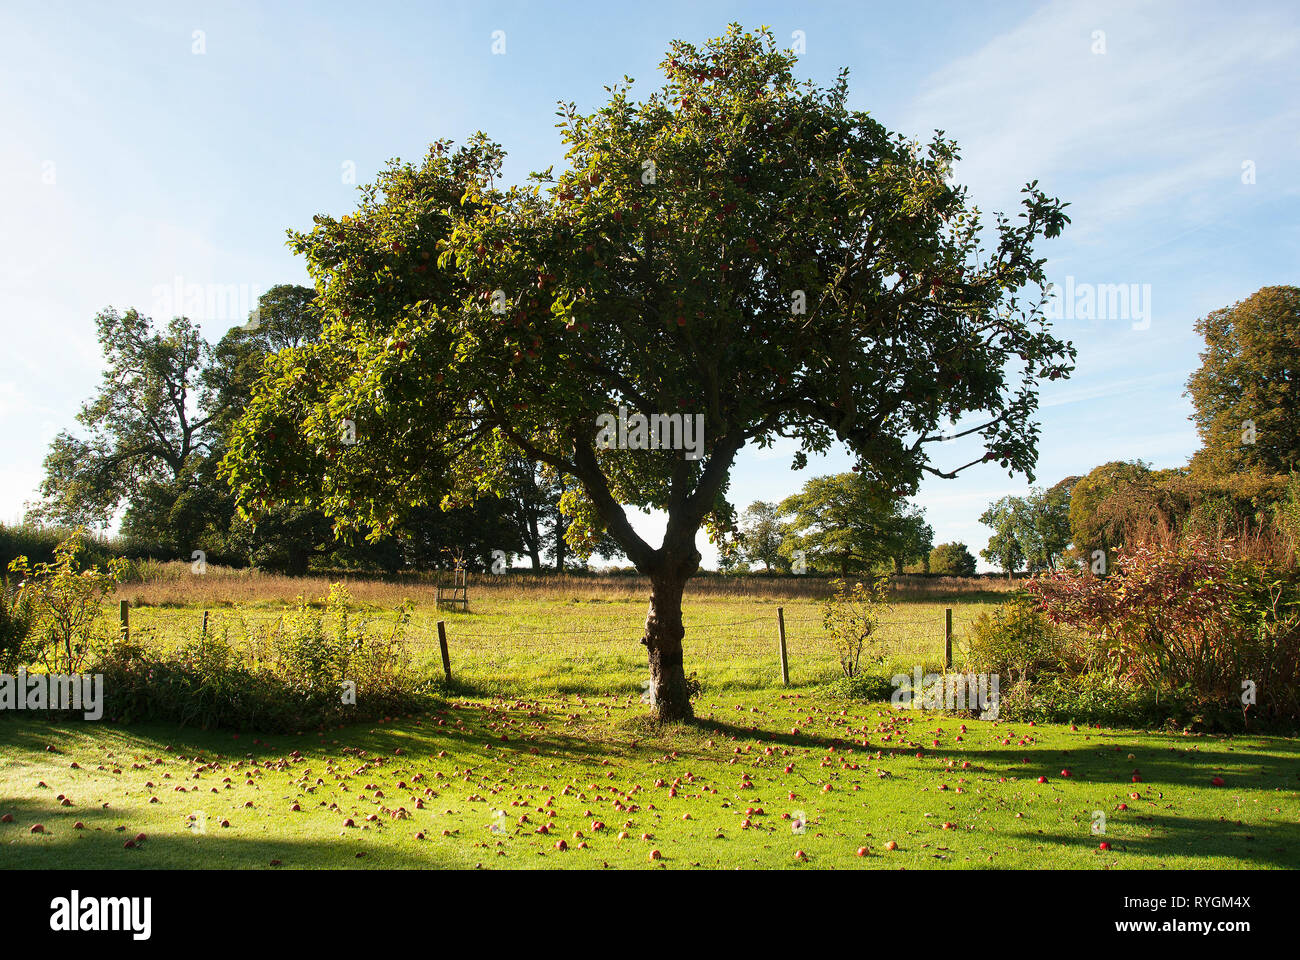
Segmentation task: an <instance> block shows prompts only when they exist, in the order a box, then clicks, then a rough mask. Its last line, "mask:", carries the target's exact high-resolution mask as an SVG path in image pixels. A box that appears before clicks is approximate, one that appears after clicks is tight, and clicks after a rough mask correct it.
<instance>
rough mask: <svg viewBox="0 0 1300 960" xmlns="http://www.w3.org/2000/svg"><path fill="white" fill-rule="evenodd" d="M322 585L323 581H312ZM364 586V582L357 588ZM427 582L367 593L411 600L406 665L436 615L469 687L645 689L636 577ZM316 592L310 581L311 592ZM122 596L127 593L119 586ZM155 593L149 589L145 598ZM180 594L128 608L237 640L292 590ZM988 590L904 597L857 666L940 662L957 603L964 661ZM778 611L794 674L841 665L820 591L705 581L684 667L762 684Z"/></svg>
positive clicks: (162, 638) (433, 630)
mask: <svg viewBox="0 0 1300 960" xmlns="http://www.w3.org/2000/svg"><path fill="white" fill-rule="evenodd" d="M316 592H317V594H319V593H321V592H323V587H321V586H317V587H316ZM357 592H358V593H359V594H361V595H362V596H365V595H366V593H367V591H366V589H365V588H361V589H359V590H358V591H357ZM429 593H430V590H429V589H427V588H423V589H421V588H416V587H405V588H404V587H389V588H387V589H386V590H385V591H384V592H383V593H381V594H378V595H376V596H374V597H372V598H371V599H369V600H367V601H365V602H363V603H362V607H363V611H362V612H361V613H359V614H358V616H362V617H369V618H372V619H373V620H375V621H378V622H380V623H389V622H391V621H392V619H393V613H392V608H393V607H394V606H396V605H397V603H399V602H400V601H401V600H403V599H407V598H409V599H412V600H413V601H414V602H415V603H416V606H415V612H414V614H413V616H412V619H411V625H410V628H409V629H408V631H407V635H408V637H409V640H410V650H411V660H412V667H413V669H415V670H419V671H430V672H440V671H441V669H442V666H441V664H442V661H441V655H440V653H439V650H438V634H437V621H438V620H443V621H444V622H445V624H446V626H445V629H446V633H447V641H448V647H449V652H450V658H451V663H452V671H453V674H454V676H455V677H456V679H457V680H459V681H461V682H463V683H465V684H467V685H469V687H470V688H472V689H473V690H474V691H475V692H478V693H483V694H498V695H502V696H516V695H519V696H522V695H530V696H535V695H543V694H577V693H581V694H590V695H597V694H605V695H624V694H630V693H633V692H635V693H638V694H639V693H640V690H641V683H642V681H643V680H644V678H645V676H646V660H645V648H644V647H642V646H641V644H640V642H639V641H640V638H641V633H642V629H643V626H644V623H645V615H646V593H645V591H644V590H642V589H640V588H639V586H638V585H637V584H629V585H627V586H621V587H620V588H618V589H602V590H600V591H595V590H574V589H572V588H570V587H569V586H568V585H566V586H564V587H559V588H547V587H538V588H519V587H512V588H508V589H506V588H496V589H493V588H490V587H485V588H483V589H475V590H473V592H472V595H471V605H470V612H468V613H465V612H460V611H459V610H452V609H447V608H444V609H442V610H438V609H437V608H436V605H435V604H433V603H432V602H430V600H429V598H428V594H429ZM314 595H316V594H313V593H312V592H311V591H310V590H309V591H307V596H308V597H309V598H310V597H312V596H314ZM123 596H125V597H128V598H129V597H130V596H131V591H129V590H126V591H124V592H123ZM151 599H152V598H151ZM185 599H186V602H185V603H184V604H180V605H177V604H172V603H153V604H150V605H146V606H138V607H133V608H132V610H131V614H130V616H131V629H132V632H133V635H134V636H136V637H137V638H143V639H146V640H147V641H148V642H151V643H162V644H165V643H175V642H177V640H179V639H180V638H183V637H186V636H190V637H192V636H194V635H195V634H197V633H198V631H199V630H200V629H201V624H202V622H203V610H204V609H208V610H209V630H213V631H223V630H225V631H228V636H229V637H230V639H231V640H232V641H234V642H236V643H239V642H240V641H241V639H242V638H244V637H246V636H247V635H248V634H249V633H250V632H255V631H256V630H257V629H258V628H266V627H269V626H270V625H272V624H273V623H275V621H276V620H277V619H278V618H279V617H280V615H281V614H282V612H283V610H284V608H285V605H286V602H289V601H288V598H280V599H277V600H262V601H258V602H255V603H237V604H232V603H230V602H229V597H228V595H227V594H225V593H223V592H222V591H221V589H220V585H219V584H217V585H214V586H213V588H212V593H211V594H210V595H209V596H208V597H207V598H206V602H205V600H204V599H201V598H193V597H186V598H185ZM991 607H992V600H991V599H988V598H983V599H969V598H961V597H959V598H955V599H954V598H947V599H937V600H929V599H900V600H899V601H898V602H896V603H895V604H894V606H893V609H892V610H890V611H889V612H888V613H887V614H886V615H885V617H884V622H883V624H882V625H881V628H880V631H879V637H878V642H877V643H876V644H875V646H873V647H872V648H871V649H870V650H868V651H867V652H866V653H864V660H863V665H864V666H865V665H866V663H867V660H868V659H870V658H878V659H879V660H880V664H879V667H878V669H886V670H889V671H890V672H893V671H894V670H895V669H897V670H903V671H911V669H912V667H913V666H914V665H920V666H922V667H925V668H928V669H941V668H942V667H943V663H944V648H945V640H944V634H945V611H946V610H947V609H949V608H951V609H952V611H953V633H954V638H955V642H954V652H953V656H954V662H955V663H956V664H957V665H960V663H961V661H962V644H963V642H964V638H965V633H966V629H967V627H968V626H969V624H970V623H971V622H972V621H973V620H974V619H975V617H976V616H978V614H979V612H980V611H981V610H983V609H989V608H991ZM778 608H780V609H782V610H783V615H784V621H785V633H786V648H787V652H788V661H789V669H790V680H791V683H792V684H795V685H806V684H816V683H822V682H825V681H828V680H832V679H834V678H835V677H836V676H837V675H838V674H839V664H838V661H837V658H836V654H835V651H834V649H833V648H832V646H831V645H830V644H829V643H828V642H827V639H826V636H825V631H824V629H823V627H822V621H821V616H822V607H821V601H819V600H817V599H813V598H811V597H807V596H797V595H795V596H791V595H785V596H782V595H781V594H780V592H779V591H774V592H773V595H771V596H745V595H729V594H725V593H719V592H714V591H713V590H711V589H710V587H709V586H708V585H705V586H703V587H701V588H700V589H699V590H698V591H697V592H696V593H695V594H694V595H688V596H687V598H686V600H685V602H684V607H683V618H684V621H685V625H686V639H685V643H684V645H685V655H686V661H687V670H688V671H690V670H694V671H696V673H697V675H698V678H699V679H700V680H701V681H703V682H704V684H705V685H706V688H707V689H716V690H759V689H766V688H769V687H771V686H772V684H773V682H774V681H776V680H777V679H778V677H779V676H780V666H779V664H780V658H779V653H778V649H779V635H780V630H779V626H778V617H777V610H778Z"/></svg>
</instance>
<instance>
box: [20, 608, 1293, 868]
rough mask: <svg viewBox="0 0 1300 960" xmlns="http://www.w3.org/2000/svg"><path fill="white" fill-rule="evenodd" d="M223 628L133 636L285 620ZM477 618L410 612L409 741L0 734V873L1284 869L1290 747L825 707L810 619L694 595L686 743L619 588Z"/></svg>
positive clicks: (897, 640) (159, 733)
mask: <svg viewBox="0 0 1300 960" xmlns="http://www.w3.org/2000/svg"><path fill="white" fill-rule="evenodd" d="M396 596H397V594H396V593H392V591H390V592H389V594H385V595H384V596H381V597H376V598H373V599H372V600H369V601H367V605H368V608H369V612H368V613H364V614H362V615H366V616H372V617H374V618H376V619H385V618H388V617H391V612H389V611H390V609H391V604H390V603H389V601H393V600H394V598H395V597H396ZM219 601H220V598H219V597H208V598H203V599H201V601H200V602H198V603H190V604H182V605H177V604H166V603H156V604H153V605H148V606H139V607H135V608H133V609H132V611H131V629H132V633H133V634H134V635H135V636H136V637H137V638H144V639H147V640H149V642H157V643H169V642H176V641H177V640H178V639H179V638H180V637H181V636H182V635H184V634H185V633H187V632H189V633H193V632H196V631H197V629H198V625H199V624H200V623H201V622H202V610H203V609H211V610H212V613H211V615H210V618H209V629H210V630H222V629H226V628H229V629H230V635H231V636H232V638H236V639H237V638H238V637H240V636H243V635H244V633H245V632H246V630H247V628H248V627H250V626H252V627H256V625H257V624H259V623H261V624H263V625H264V624H266V623H268V622H270V621H273V620H274V619H275V618H276V617H278V616H279V615H280V612H281V609H282V607H283V603H282V602H280V601H275V602H271V601H267V602H259V603H251V604H242V605H231V604H228V603H221V602H219ZM990 602H991V600H990V599H989V598H982V599H978V600H974V601H967V602H958V601H955V600H953V599H939V600H933V599H917V600H907V601H900V602H898V603H897V604H896V605H895V608H894V610H893V611H892V612H891V613H890V615H889V617H888V623H887V625H886V626H885V627H884V628H883V629H882V631H881V642H880V644H879V646H878V647H877V648H876V649H874V650H873V651H872V655H873V656H879V657H880V658H882V659H883V662H884V665H885V668H886V669H891V670H892V669H894V668H897V669H899V670H910V669H911V667H912V666H913V665H918V664H919V665H921V666H923V667H930V668H933V667H938V666H940V665H941V664H942V661H943V650H944V611H945V609H947V608H948V607H952V608H953V610H954V624H955V630H954V633H955V634H956V637H957V641H958V642H957V649H956V652H955V659H956V660H957V663H958V665H960V662H961V641H962V639H963V637H964V626H965V625H966V624H969V623H970V621H971V620H972V619H973V618H974V617H975V616H976V615H977V614H978V612H979V610H980V609H982V608H984V607H985V606H987V605H988V603H990ZM777 607H782V608H783V609H784V612H785V618H786V626H787V646H788V648H789V653H790V662H791V680H792V683H791V686H790V687H789V688H783V687H782V686H781V685H780V683H779V680H778V658H777V620H776V610H777ZM471 609H472V612H470V613H468V614H466V613H448V612H439V611H437V610H436V609H435V608H434V607H433V605H432V604H430V603H427V602H424V603H421V604H420V605H419V606H418V607H417V610H416V613H415V616H414V619H413V625H412V631H411V636H412V639H413V641H414V648H413V657H412V659H413V663H412V666H413V668H414V669H431V670H432V669H436V670H439V671H440V669H441V662H440V658H439V657H438V654H437V652H436V641H435V639H434V638H435V637H436V629H435V626H436V621H437V620H438V619H443V620H445V621H446V623H447V630H448V638H449V645H450V648H451V657H452V665H453V672H454V674H455V677H456V680H457V682H458V684H459V686H458V688H457V689H458V690H459V693H457V694H456V696H455V698H454V699H452V700H450V701H449V702H448V703H447V704H446V706H445V708H443V709H441V710H440V711H437V712H434V713H431V714H427V715H423V716H418V717H416V716H412V717H401V718H391V719H389V720H386V721H385V722H382V723H370V724H364V725H354V726H350V727H345V728H338V729H330V730H326V731H319V730H314V731H303V732H302V733H300V734H298V735H296V736H276V737H263V736H258V735H256V734H249V733H244V734H242V735H239V734H235V733H232V732H229V731H201V730H194V729H177V728H175V727H166V728H164V727H158V726H132V727H118V726H114V725H110V724H99V725H96V724H86V723H71V724H68V723H53V722H49V721H46V720H31V719H26V718H23V717H18V716H10V717H7V718H4V719H0V817H4V816H6V815H7V816H9V817H11V818H12V820H11V822H3V823H0V867H30V868H53V867H146V868H153V867H180V868H195V867H240V868H270V867H282V868H294V867H475V866H482V867H483V868H492V867H506V868H519V867H525V868H527V867H587V868H600V867H606V866H608V867H611V868H645V867H658V868H681V867H695V866H701V867H729V868H730V867H740V868H747V867H800V866H804V865H806V866H807V867H812V868H828V867H880V868H900V867H906V868H911V869H915V868H925V867H928V868H952V867H973V868H975V867H977V868H1012V867H1066V868H1080V869H1090V868H1098V869H1099V868H1161V867H1191V868H1234V867H1235V868H1241V867H1249V868H1272V867H1292V868H1294V867H1300V742H1297V741H1296V740H1294V739H1285V738H1280V737H1262V736H1243V737H1237V738H1231V737H1209V736H1193V735H1177V734H1154V733H1144V732H1139V731H1120V730H1102V729H1079V730H1071V729H1070V728H1068V727H1063V726H1050V725H1041V724H1040V725H1037V726H1032V725H1029V724H1025V723H1007V722H1003V723H989V722H980V721H976V720H970V719H966V720H963V719H960V718H958V717H955V716H945V715H942V714H938V713H926V712H921V711H911V710H902V711H899V710H893V709H891V708H890V707H888V706H887V705H884V704H865V703H860V702H852V701H844V700H839V699H835V698H833V697H831V696H830V695H829V694H827V693H824V692H822V691H821V690H819V689H818V684H819V683H821V682H823V681H826V680H830V679H833V678H834V677H835V676H836V674H837V671H838V667H837V665H836V661H835V656H834V653H833V651H832V650H831V649H830V647H829V646H828V644H827V643H826V641H825V639H824V637H823V636H822V630H821V626H820V605H819V603H818V602H817V601H816V600H815V599H812V598H809V597H806V596H805V597H799V596H794V597H781V596H771V597H757V598H756V597H744V596H726V595H710V594H701V595H697V596H693V597H688V600H687V603H686V607H685V619H686V623H687V630H688V633H687V640H686V657H687V665H688V666H687V669H688V670H692V669H693V670H696V671H697V673H698V676H699V678H700V679H701V681H702V682H703V693H702V694H701V696H700V697H699V699H698V702H697V705H696V709H697V713H698V717H699V723H698V725H696V726H690V727H682V726H679V727H668V728H658V729H656V728H653V727H651V726H650V725H649V724H648V723H647V722H646V721H645V720H644V714H645V710H646V707H645V706H644V705H643V704H642V703H641V702H640V689H641V681H642V679H643V677H644V675H645V672H646V667H645V660H644V653H643V648H642V647H641V646H640V645H639V644H638V643H637V638H638V636H639V632H640V630H639V627H640V622H641V620H642V618H643V617H644V609H645V601H644V598H643V597H638V596H636V595H635V587H629V588H628V589H627V590H626V591H625V595H622V596H620V595H618V591H605V595H604V596H599V595H597V594H596V593H595V592H590V593H589V594H587V595H581V594H576V595H572V596H568V597H564V596H560V595H558V594H557V595H553V596H552V595H547V593H546V591H540V592H539V591H519V590H503V591H498V592H497V593H496V594H493V593H492V592H491V591H485V592H483V593H481V594H480V595H479V596H478V597H477V598H476V599H475V600H474V601H473V604H472V608H471ZM963 723H964V724H965V728H966V729H965V730H964V731H963V730H962V725H963ZM1063 770H1069V771H1070V774H1071V775H1070V776H1068V777H1067V776H1063V775H1062V771H1063ZM1135 771H1139V773H1138V774H1137V775H1138V776H1139V777H1140V782H1137V783H1135V782H1133V780H1132V777H1133V776H1134V772H1135ZM1040 776H1043V777H1046V778H1047V780H1046V782H1045V783H1039V782H1037V781H1038V777H1040ZM1216 776H1218V777H1221V778H1222V779H1223V781H1224V785H1223V786H1221V787H1216V786H1213V785H1212V783H1211V781H1212V779H1213V778H1214V777H1216ZM1134 794H1136V796H1133V795H1134ZM295 804H296V805H297V807H298V809H297V810H295V809H293V807H294V805H295ZM1121 804H1124V805H1127V809H1121V808H1120V805H1121ZM750 811H752V812H750ZM1098 813H1100V814H1102V815H1104V818H1105V824H1104V832H1100V827H1101V819H1100V818H1099V817H1098ZM348 821H351V823H350V824H349V822H348ZM597 821H599V822H601V823H602V824H603V826H601V827H595V826H593V824H594V823H595V822H597ZM78 823H80V824H81V827H80V828H78V827H77V824H78ZM800 823H803V824H804V827H803V829H802V830H799V825H800ZM37 824H39V825H40V826H41V827H43V828H44V830H43V832H39V833H33V832H31V828H32V827H33V826H34V825H37ZM224 824H228V826H226V825H224ZM543 824H545V825H546V827H547V830H546V832H545V833H542V832H539V828H540V827H541V826H542V825H543ZM1094 831H1098V832H1094ZM138 834H144V835H145V836H146V838H147V839H146V840H144V841H143V842H142V843H139V844H137V845H135V846H134V847H131V848H128V847H126V846H125V843H126V841H127V840H129V839H132V838H134V837H136V836H137V835H138ZM620 835H623V836H620ZM561 840H563V841H564V843H565V844H566V845H567V847H568V849H566V850H560V849H558V848H557V843H558V842H559V841H561ZM1102 841H1105V842H1106V843H1109V844H1110V849H1109V850H1102V849H1101V848H1100V843H1101V842H1102ZM891 842H892V843H893V844H896V849H893V850H890V849H888V848H887V846H886V845H887V844H889V843H891ZM583 844H585V847H583V846H581V845H583ZM859 850H862V851H863V853H862V854H861V855H859ZM653 851H658V857H659V858H658V859H651V858H652V856H653ZM799 852H802V854H803V856H804V857H805V858H806V860H803V859H797V857H798V855H799Z"/></svg>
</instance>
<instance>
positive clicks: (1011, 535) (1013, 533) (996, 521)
mask: <svg viewBox="0 0 1300 960" xmlns="http://www.w3.org/2000/svg"><path fill="white" fill-rule="evenodd" d="M1023 512H1024V501H1022V500H1021V499H1020V498H1019V497H1003V498H1002V499H1000V500H998V501H996V502H995V503H993V504H990V505H989V508H988V509H987V510H985V511H984V512H983V513H982V514H980V523H982V524H984V526H986V527H988V528H990V529H991V530H992V531H993V535H992V536H990V537H989V542H988V546H986V547H985V548H984V549H983V550H981V551H980V556H981V557H983V558H984V559H985V560H987V561H989V563H994V564H997V565H998V566H999V567H1001V568H1002V569H1003V570H1004V571H1006V574H1007V579H1008V580H1009V579H1011V577H1012V576H1013V575H1014V574H1015V572H1016V571H1017V570H1019V569H1020V568H1021V567H1022V566H1024V563H1025V548H1024V546H1023V545H1022V544H1021V542H1020V536H1019V534H1020V530H1021V528H1022V526H1023V525H1024V518H1023V516H1022V514H1023Z"/></svg>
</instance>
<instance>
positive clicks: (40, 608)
mask: <svg viewBox="0 0 1300 960" xmlns="http://www.w3.org/2000/svg"><path fill="white" fill-rule="evenodd" d="M83 549H84V539H83V537H82V534H81V532H80V531H77V532H74V533H73V534H71V535H69V536H67V537H66V538H65V539H64V540H63V541H62V542H61V543H59V545H58V546H56V547H55V548H54V562H53V563H37V564H34V565H33V564H31V563H29V562H28V560H27V557H26V556H21V557H18V558H16V559H15V560H14V561H13V562H12V563H10V564H9V570H10V572H11V573H12V574H13V575H14V577H15V578H16V579H18V581H19V582H18V589H17V602H18V603H20V604H23V605H25V606H26V609H27V610H28V611H29V612H30V614H31V616H32V625H31V632H30V636H31V637H32V638H33V640H34V643H35V653H36V655H37V656H38V657H39V659H40V660H41V661H42V662H43V663H44V664H45V666H46V668H47V669H49V671H50V672H51V673H59V672H66V673H75V672H77V671H78V670H79V669H80V667H81V664H82V663H83V662H84V661H85V659H86V657H87V656H88V655H89V653H90V651H91V649H92V647H93V646H94V645H95V643H96V641H97V640H99V639H100V634H99V633H98V625H99V621H100V614H101V611H102V604H103V602H104V598H105V597H106V596H107V595H108V594H109V593H110V592H112V591H113V590H114V589H115V588H116V587H117V584H118V581H119V580H120V579H121V576H122V572H123V568H124V561H122V560H120V559H114V560H110V561H109V562H108V569H107V571H100V569H99V568H98V567H90V568H88V569H84V570H83V569H80V568H79V566H78V562H77V556H78V554H79V553H80V552H81V551H82V550H83Z"/></svg>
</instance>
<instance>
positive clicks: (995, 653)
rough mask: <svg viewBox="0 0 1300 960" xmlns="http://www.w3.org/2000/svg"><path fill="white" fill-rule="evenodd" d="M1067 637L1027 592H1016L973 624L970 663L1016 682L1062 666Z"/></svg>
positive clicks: (980, 670)
mask: <svg viewBox="0 0 1300 960" xmlns="http://www.w3.org/2000/svg"><path fill="white" fill-rule="evenodd" d="M1067 649H1068V645H1067V639H1066V637H1065V635H1064V633H1063V631H1062V630H1061V629H1060V628H1059V627H1057V626H1056V625H1055V624H1053V623H1052V622H1051V621H1050V620H1049V619H1048V618H1047V617H1046V616H1045V615H1044V614H1043V613H1042V611H1040V610H1039V609H1038V608H1037V606H1036V605H1035V603H1034V601H1033V599H1032V598H1031V597H1029V596H1027V595H1026V594H1024V593H1016V594H1012V596H1011V599H1010V600H1008V601H1007V602H1006V603H1003V604H1000V605H999V606H998V607H996V608H995V609H994V610H993V611H992V613H989V612H984V613H981V614H980V615H979V617H978V618H977V619H976V621H975V623H974V624H972V625H971V631H970V639H969V641H968V647H967V651H966V659H967V666H968V667H969V668H970V669H973V670H976V671H979V672H982V673H990V674H993V673H996V674H998V675H999V676H1001V677H1005V678H1006V682H1007V683H1008V684H1015V683H1018V682H1020V681H1022V680H1026V679H1028V678H1029V677H1030V676H1032V675H1034V674H1037V673H1039V672H1042V671H1053V670H1060V669H1062V667H1063V665H1064V662H1065V658H1066V656H1067Z"/></svg>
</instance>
